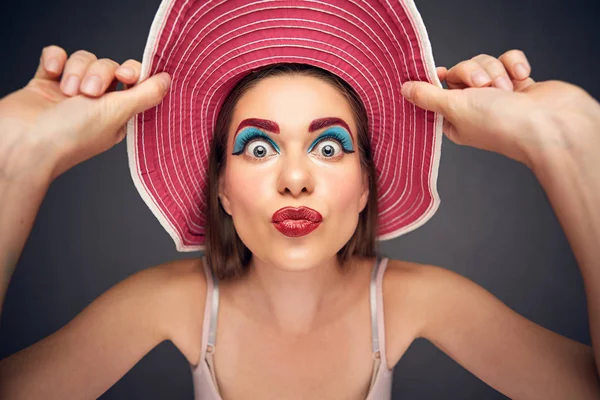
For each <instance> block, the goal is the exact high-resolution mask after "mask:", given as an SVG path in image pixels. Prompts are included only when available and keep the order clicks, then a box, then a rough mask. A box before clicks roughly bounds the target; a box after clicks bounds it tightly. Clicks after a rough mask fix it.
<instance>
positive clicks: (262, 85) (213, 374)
mask: <svg viewBox="0 0 600 400" xmlns="http://www.w3.org/2000/svg"><path fill="white" fill-rule="evenodd" d="M50 60H55V61H56V62H57V65H56V67H57V68H56V69H54V70H52V68H50V67H48V68H47V67H46V61H50ZM125 64H127V66H128V67H132V68H133V75H132V76H130V77H127V76H126V75H124V74H122V72H123V71H124V70H123V69H122V68H119V66H118V65H117V64H116V63H114V62H110V61H107V60H96V59H95V56H93V55H92V54H90V53H86V52H78V53H75V54H73V55H72V56H71V57H70V58H69V59H68V60H67V54H66V53H65V52H64V50H62V49H60V48H58V47H56V46H52V47H48V48H46V49H45V50H44V52H43V54H42V59H41V62H40V67H39V69H38V72H37V73H36V77H35V79H34V80H32V81H31V82H30V84H29V85H28V86H27V87H26V88H24V89H22V90H20V91H18V92H15V93H14V94H11V95H10V96H7V97H6V98H4V99H3V100H2V103H0V116H1V118H2V122H3V123H2V127H3V132H2V139H3V140H2V142H1V143H0V144H1V145H2V146H0V160H2V164H1V166H2V172H3V175H2V176H3V180H2V181H0V182H1V183H0V184H1V185H2V186H0V188H1V190H0V193H1V197H0V198H1V199H2V202H1V204H2V207H1V208H0V213H1V214H0V217H1V218H0V221H1V222H0V238H1V239H0V254H1V255H2V256H3V258H4V260H5V262H4V263H3V265H7V266H8V267H9V268H7V270H8V271H9V274H10V267H12V266H14V264H15V263H16V260H17V258H18V254H19V253H20V251H21V249H22V246H23V243H24V241H25V239H26V237H27V234H28V233H29V230H30V228H31V224H32V222H33V219H34V217H35V213H36V210H37V207H38V206H39V204H40V202H41V199H42V198H43V196H44V194H45V191H46V189H47V187H48V185H49V184H50V182H51V181H52V179H54V178H55V177H56V176H58V175H59V174H61V173H62V172H64V171H66V170H67V169H68V168H70V167H72V166H73V165H75V164H77V163H79V162H81V161H83V160H85V159H87V158H89V157H91V156H93V155H95V154H97V153H99V152H101V151H103V150H105V149H107V148H109V147H111V146H112V145H114V144H115V143H117V142H119V141H121V140H122V139H123V133H124V131H123V130H122V129H120V128H121V127H122V126H123V124H124V123H125V121H127V120H128V119H129V118H131V117H132V116H134V115H136V114H138V113H140V112H142V111H144V110H151V107H154V106H156V105H157V104H159V103H161V101H162V100H163V96H164V95H165V90H164V89H161V88H160V85H159V81H160V79H161V78H162V77H164V75H162V74H159V75H157V76H153V77H151V78H149V79H142V81H141V82H140V83H138V84H137V85H136V86H134V87H133V88H131V89H128V90H126V91H123V92H112V93H107V91H108V92H111V91H112V88H110V89H109V87H110V85H111V83H113V80H114V79H115V78H116V79H118V80H120V81H121V82H124V83H126V84H133V83H135V82H137V81H138V78H140V76H142V75H143V73H142V67H143V66H142V65H140V64H139V63H137V62H134V61H128V62H127V63H125ZM519 64H523V65H524V66H527V60H526V58H525V56H524V55H523V54H522V53H520V52H518V51H511V52H507V53H506V54H504V55H503V56H502V57H500V58H499V59H498V60H496V59H492V58H491V57H489V56H478V57H475V58H474V59H473V60H469V61H466V62H464V63H461V64H459V65H457V66H456V67H454V68H452V69H451V70H450V71H446V70H445V69H443V68H440V69H438V71H437V72H438V74H439V79H440V80H446V81H447V82H448V84H449V86H450V87H451V88H463V87H478V88H476V89H467V90H462V91H461V90H457V91H444V90H442V89H440V88H438V87H436V86H435V85H429V84H427V83H414V84H410V83H406V84H403V87H402V91H403V94H404V95H405V96H407V98H409V99H410V100H411V101H413V102H415V103H417V105H418V106H420V107H423V108H426V109H429V110H432V111H435V112H438V113H442V114H443V115H444V116H445V117H446V119H445V130H444V131H445V132H446V133H447V134H448V135H449V137H450V138H451V139H453V140H454V141H455V142H457V143H461V144H469V145H472V146H475V147H478V148H484V149H487V150H492V151H496V152H499V153H501V154H504V155H506V156H508V157H511V158H513V159H515V160H517V161H520V162H523V163H525V164H526V165H528V166H529V167H530V168H531V169H532V170H533V171H534V172H535V173H536V176H538V178H539V179H540V182H541V183H542V185H543V186H544V188H545V189H546V192H547V193H548V195H549V197H550V199H551V201H552V203H553V205H555V209H556V211H557V214H558V215H559V218H560V220H561V222H562V224H563V227H564V228H565V230H566V232H567V235H568V237H569V239H570V240H571V243H572V244H573V247H574V251H575V253H576V255H577V258H578V261H579V264H580V268H581V269H582V273H583V275H584V279H585V280H586V287H589V288H590V290H589V293H588V296H589V297H590V302H591V303H590V304H591V307H590V310H589V311H590V325H591V326H592V330H593V334H594V338H598V320H597V315H598V312H597V311H598V299H597V297H598V296H596V295H595V293H598V285H599V284H600V282H599V279H598V275H597V274H596V273H595V271H597V270H598V267H597V265H598V264H597V261H596V259H595V258H594V257H593V255H594V251H595V248H594V243H597V242H598V240H599V239H600V238H599V237H598V229H597V228H598V215H597V211H596V210H595V209H594V207H593V206H592V201H591V199H593V198H594V197H595V196H596V197H597V196H598V193H600V189H599V180H598V179H597V176H596V177H595V176H594V175H593V174H594V173H597V172H596V171H598V165H597V161H595V156H596V154H597V152H598V148H599V138H598V135H597V132H598V130H599V127H600V122H599V119H600V111H599V106H598V104H597V103H596V102H595V101H594V100H593V99H591V98H590V97H589V96H588V95H587V94H585V92H583V91H581V90H580V89H577V88H575V87H573V86H571V85H567V84H560V83H556V82H546V83H535V82H533V80H531V79H530V78H529V77H528V72H529V71H526V72H525V74H524V75H523V74H521V72H520V71H519V68H518V65H519ZM61 74H62V77H61ZM71 75H74V76H79V77H80V78H85V77H88V76H94V75H95V76H98V77H101V78H100V79H101V88H100V90H99V91H97V92H93V91H91V90H88V88H87V87H86V84H85V79H80V81H83V84H82V86H80V87H79V88H77V87H75V91H74V92H73V91H70V90H69V88H68V87H67V86H68V85H67V81H68V78H69V76H71ZM477 75H482V76H483V78H484V79H483V80H482V81H477V82H475V81H474V80H473V77H475V76H477ZM499 78H500V79H499ZM501 78H508V79H509V80H510V81H511V83H510V86H509V87H508V88H504V90H502V89H500V87H502V83H501V82H502V81H506V79H501ZM487 86H492V87H487ZM513 90H514V91H516V92H518V93H514V92H513ZM357 99H358V96H357V94H356V93H355V92H353V90H352V86H351V85H348V84H346V83H345V82H343V81H342V80H340V79H339V78H338V77H336V76H335V75H332V74H331V73H328V72H326V71H322V70H320V69H317V68H315V67H305V66H276V67H266V69H261V70H259V71H256V72H255V73H253V74H249V75H246V77H245V80H241V81H239V82H238V83H237V86H236V87H235V88H233V90H232V91H230V93H229V95H228V97H227V99H226V100H224V104H223V106H222V107H221V109H220V111H219V114H218V115H219V116H218V118H217V122H216V125H215V136H214V138H213V140H212V142H211V146H213V147H212V149H211V157H210V161H207V164H208V163H209V162H210V165H208V166H207V169H208V182H209V184H208V189H207V193H206V203H207V209H208V218H207V221H205V222H206V226H207V230H206V243H207V246H206V257H205V259H203V260H197V259H191V260H184V261H177V262H172V263H168V264H165V265H161V266H157V267H155V268H151V269H149V270H146V271H143V272H141V273H139V274H136V275H135V276H133V277H131V278H129V279H127V280H125V281H124V282H122V283H120V284H119V285H117V286H115V287H114V288H112V289H110V290H109V291H107V292H106V293H105V294H104V295H102V296H101V297H99V298H98V299H97V300H96V301H95V302H94V303H93V304H91V305H90V306H89V307H88V308H86V309H85V310H84V311H83V312H82V313H81V314H80V315H79V316H78V317H77V318H75V319H74V320H73V321H72V322H70V323H69V324H68V325H67V326H65V327H64V328H62V329H61V330H59V331H58V332H56V333H55V334H53V335H51V336H49V337H48V338H46V339H44V340H42V341H40V342H39V343H36V344H34V345H33V346H31V347H29V348H27V349H25V350H23V351H21V352H19V353H17V354H15V355H13V356H11V357H9V358H7V359H5V360H2V362H1V363H0V371H1V374H0V377H1V379H2V382H1V385H0V387H1V388H2V390H3V393H2V394H3V398H5V397H6V398H11V396H12V397H15V398H16V397H18V396H21V397H24V398H32V397H33V398H35V397H40V396H43V397H45V398H52V397H61V398H64V397H85V398H87V397H97V396H99V395H100V394H101V393H103V392H104V391H105V390H106V389H107V388H108V387H110V386H111V385H112V384H113V383H114V382H115V381H116V380H118V379H119V378H120V377H121V376H122V375H123V374H124V373H125V372H126V371H127V370H128V369H130V368H131V367H132V366H133V365H134V364H135V362H137V361H138V360H139V359H140V358H141V357H142V356H143V355H144V354H146V353H147V352H148V351H149V350H150V349H152V348H153V347H154V346H156V345H157V344H158V343H160V342H162V341H163V340H171V341H173V343H174V344H175V345H176V346H177V347H178V348H179V349H180V350H181V352H182V353H183V354H184V355H185V356H186V358H187V359H188V361H189V362H190V364H191V366H192V371H193V373H194V383H195V385H196V393H197V395H198V397H199V398H219V393H220V395H221V397H222V398H232V399H236V398H265V397H276V398H281V397H293V396H297V397H311V398H365V397H369V398H371V399H380V398H389V389H390V387H389V385H390V384H391V370H392V368H393V366H394V365H395V364H396V362H397V361H398V360H399V359H400V357H401V356H402V354H403V353H404V351H405V350H406V348H407V347H408V346H409V345H410V343H411V342H412V340H414V338H417V337H425V338H427V339H429V340H431V341H432V342H433V343H435V344H436V345H437V346H438V347H440V348H442V349H443V350H444V351H445V352H446V353H447V354H449V355H450V356H451V357H452V358H453V359H455V360H456V361H458V362H460V363H461V364H462V365H464V366H465V367H466V368H467V369H469V370H470V371H472V372H473V373H474V374H476V375H477V376H479V377H480V378H481V379H482V380H484V381H485V382H486V383H488V384H490V385H491V386H493V387H495V388H496V389H498V390H499V391H501V392H503V393H505V394H506V395H508V396H509V397H513V398H521V397H527V398H529V397H532V398H533V397H543V398H553V397H555V398H565V397H573V398H595V397H597V396H598V394H599V393H600V389H599V384H598V371H597V369H596V367H595V365H594V353H593V351H592V349H590V348H589V347H587V346H584V345H581V344H579V343H576V342H573V341H571V340H569V339H567V338H564V337H561V336H559V335H557V334H554V333H552V332H550V331H548V330H546V329H544V328H542V327H540V326H538V325H535V324H533V323H532V322H530V321H527V320H525V319H523V318H522V317H520V316H519V315H517V314H515V313H514V312H512V310H510V309H509V308H507V307H506V306H504V305H503V304H502V303H500V302H499V301H498V300H497V299H495V298H494V297H493V296H491V295H490V294H489V293H487V292H486V291H484V290H483V289H482V288H480V287H478V286H477V285H475V284H474V283H472V282H470V281H468V280H466V279H464V278H462V277H460V276H458V275H456V274H454V273H451V272H449V271H445V270H443V269H441V268H439V267H435V266H424V265H417V264H413V263H408V262H403V261H399V260H388V259H386V258H384V259H382V260H380V259H378V258H377V257H375V256H376V255H377V252H376V249H375V248H374V242H373V239H374V232H373V231H372V224H373V221H374V218H373V216H372V214H369V213H370V212H371V213H372V212H373V210H377V208H376V207H377V203H376V201H373V196H375V194H376V192H377V190H378V188H377V187H376V186H374V185H373V182H374V181H375V179H374V178H376V177H375V175H374V170H375V168H373V165H372V164H373V158H374V157H376V156H374V155H372V154H370V153H371V150H370V149H369V147H370V142H369V141H368V140H366V138H367V136H366V131H367V129H368V128H365V125H366V123H365V122H364V121H365V111H364V108H365V107H364V106H363V104H361V102H360V101H357ZM153 112H154V111H153ZM63 116H69V118H68V119H65V118H63ZM490 121H493V122H494V124H490V123H489V122H490ZM131 123H132V122H131V121H130V127H131ZM220 129H221V131H220ZM311 131H312V132H311ZM83 133H85V136H84V135H83ZM133 133H134V132H132V135H130V136H129V137H132V136H133ZM574 133H577V135H574ZM253 135H254V136H253ZM256 135H258V136H259V137H256ZM322 135H326V136H322ZM328 135H331V136H328ZM319 138H320V139H319ZM50 139H51V140H50ZM148 149H149V148H148ZM377 151H378V148H375V147H374V148H373V149H372V153H376V152H377ZM565 164H566V165H568V166H569V167H568V168H564V165H565ZM558 167H561V168H558ZM581 177H585V178H584V179H585V185H584V184H581V183H580V182H578V179H580V178H581ZM141 183H142V182H141V181H138V182H136V185H138V186H139V185H140V184H141ZM567 185H568V186H569V189H570V190H564V189H565V186H567ZM376 199H377V197H375V200H376ZM576 205H577V206H576ZM287 206H291V207H294V208H295V207H297V206H307V207H310V209H304V210H303V209H300V210H296V209H294V210H291V211H290V210H289V209H286V208H285V207H287ZM221 207H222V208H221ZM267 210H268V211H269V213H268V214H267V215H262V214H260V213H265V212H266V211H267ZM365 210H367V211H366V212H365ZM213 212H215V213H216V214H212V213H213ZM218 213H223V214H222V215H220V214H218ZM271 213H272V214H271ZM257 214H258V215H257ZM211 217H215V220H214V221H213V222H214V224H212V225H211V221H210V218H211ZM266 217H268V221H265V218H266ZM350 217H351V218H350ZM228 218H229V219H228ZM295 218H300V219H301V220H302V222H297V221H294V219H295ZM226 223H230V225H229V228H230V231H229V232H227V231H226V227H227V226H226V225H225V224H226ZM271 224H273V225H271ZM370 228H371V231H370V230H369V229H370ZM211 229H213V231H211ZM234 230H235V231H234ZM357 232H358V235H359V236H360V235H362V236H361V237H360V239H354V237H355V234H357ZM9 233H10V234H9ZM236 235H237V236H236ZM228 237H229V238H232V237H233V238H234V239H235V240H232V241H231V242H230V243H229V245H230V246H233V247H230V248H229V249H228V248H227V246H226V245H227V238H228ZM238 238H239V240H238ZM265 238H269V239H272V241H270V242H268V243H265V242H264V239H265ZM313 238H315V239H313ZM183 239H185V238H183ZM353 239H354V240H355V243H353ZM181 243H182V244H184V240H181ZM349 244H350V245H349ZM371 245H372V246H371ZM244 246H245V247H244ZM351 246H355V247H354V250H352V251H350V250H348V251H342V252H341V253H340V252H339V250H342V249H344V250H345V249H348V248H349V247H351ZM356 249H358V250H356ZM232 253H233V254H235V257H232V259H233V261H231V260H224V259H221V260H220V261H222V262H219V257H221V258H222V257H224V256H226V255H231V254H232ZM205 261H208V262H205ZM211 272H212V273H214V276H213V274H212V273H211ZM217 275H218V276H217ZM6 281H8V278H7V279H6ZM6 283H7V282H6ZM6 283H5V285H6ZM217 289H218V290H217ZM383 310H385V314H384V313H383ZM594 311H596V313H594ZM217 315H218V319H217V318H216V317H217ZM384 315H385V320H384ZM594 318H596V319H594ZM369 321H370V323H369ZM217 322H218V324H217ZM132 338H133V339H132ZM200 338H201V339H202V340H200ZM597 341H598V340H597V339H596V340H595V342H597ZM53 349H57V350H58V351H57V352H54V350H53ZM217 349H219V351H217ZM595 353H596V356H595V358H596V360H597V359H598V350H595ZM90 359H93V360H94V363H93V364H90V363H88V362H86V360H90ZM596 365H598V363H596ZM96 369H97V370H96ZM91 373H95V376H94V377H93V378H92V379H90V378H88V375H89V374H91ZM33 377H34V379H28V378H33ZM31 382H35V383H36V385H35V386H33V385H31ZM56 382H59V384H56ZM41 393H43V395H42V394H41Z"/></svg>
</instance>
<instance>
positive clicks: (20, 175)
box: [0, 146, 51, 313]
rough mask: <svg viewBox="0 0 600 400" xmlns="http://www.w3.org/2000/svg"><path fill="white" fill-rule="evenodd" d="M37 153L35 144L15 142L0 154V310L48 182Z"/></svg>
mask: <svg viewBox="0 0 600 400" xmlns="http://www.w3.org/2000/svg"><path fill="white" fill-rule="evenodd" d="M41 154H42V153H41V152H39V151H37V150H36V149H35V146H18V147H17V146H15V147H13V148H11V149H10V150H5V151H3V152H2V153H1V154H0V313H1V312H2V306H3V304H4V296H5V295H6V289H7V288H8V284H9V282H10V279H11V277H12V274H13V271H14V268H15V266H16V264H17V261H18V259H19V257H20V255H21V251H22V250H23V247H24V245H25V242H26V240H27V237H28V236H29V233H30V232H31V227H32V226H33V221H34V220H35V217H36V215H37V212H38V210H39V207H40V204H41V203H42V200H43V199H44V196H45V195H46V192H47V190H48V187H49V186H50V183H51V178H50V176H51V173H50V170H51V169H50V168H48V164H47V163H46V162H45V161H44V160H45V157H42V156H41Z"/></svg>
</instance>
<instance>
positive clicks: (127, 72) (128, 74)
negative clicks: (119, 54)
mask: <svg viewBox="0 0 600 400" xmlns="http://www.w3.org/2000/svg"><path fill="white" fill-rule="evenodd" d="M117 72H118V73H119V74H121V75H123V76H124V77H125V78H133V75H134V74H135V72H134V71H133V70H132V69H131V68H129V67H119V69H118V70H117Z"/></svg>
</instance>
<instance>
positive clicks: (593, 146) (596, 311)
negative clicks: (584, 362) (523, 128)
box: [532, 91, 600, 397]
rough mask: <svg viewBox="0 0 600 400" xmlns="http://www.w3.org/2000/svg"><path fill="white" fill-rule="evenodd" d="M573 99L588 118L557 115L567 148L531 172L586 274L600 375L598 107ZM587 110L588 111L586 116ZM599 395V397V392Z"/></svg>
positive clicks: (550, 153) (547, 155) (589, 101)
mask: <svg viewBox="0 0 600 400" xmlns="http://www.w3.org/2000/svg"><path fill="white" fill-rule="evenodd" d="M576 95H579V96H580V97H582V98H583V99H582V101H577V100H576V99H573V100H574V102H575V104H577V105H578V106H579V107H581V108H582V110H581V111H582V114H581V116H583V115H587V116H588V118H581V117H577V115H573V116H572V118H567V117H565V115H564V114H563V115H558V116H556V118H555V119H554V121H555V123H554V125H555V126H556V127H557V128H558V129H560V131H561V136H562V137H563V138H564V139H563V140H564V143H565V147H564V148H562V149H554V150H552V151H547V152H545V153H544V155H543V157H541V158H540V159H539V160H538V161H536V163H535V165H534V167H533V168H532V170H533V171H534V173H535V175H536V177H537V178H538V180H539V182H540V184H541V185H542V187H543V188H544V191H545V192H546V194H547V196H548V199H549V201H550V204H551V205H552V208H553V209H554V212H555V213H556V216H557V218H558V220H559V222H560V224H561V226H562V227H563V230H564V231H565V234H566V237H567V239H568V241H569V244H570V246H571V249H572V250H573V253H574V255H575V258H576V259H577V264H578V266H579V270H580V271H581V275H582V277H583V281H584V286H585V292H586V296H587V304H588V307H587V308H588V315H589V324H590V331H591V339H592V344H593V347H594V354H595V361H596V372H597V374H598V376H600V105H599V104H598V103H597V102H596V101H595V100H593V99H591V98H590V97H589V95H587V93H585V92H583V91H581V92H580V93H577V94H576ZM584 112H585V114H584ZM599 397H600V396H599Z"/></svg>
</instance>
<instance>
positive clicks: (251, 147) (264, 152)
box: [245, 139, 276, 158]
mask: <svg viewBox="0 0 600 400" xmlns="http://www.w3.org/2000/svg"><path fill="white" fill-rule="evenodd" d="M270 149H272V146H271V144H270V143H268V142H267V141H266V140H261V139H256V140H253V141H252V142H250V143H249V144H248V145H247V146H246V151H245V152H246V153H247V154H250V155H251V156H252V157H255V158H265V157H267V156H269V155H271V154H269V150H270ZM275 153H276V152H275Z"/></svg>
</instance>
